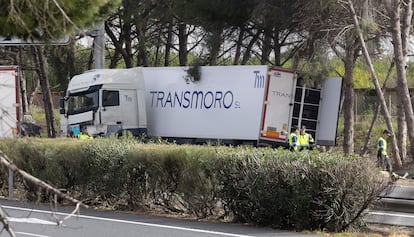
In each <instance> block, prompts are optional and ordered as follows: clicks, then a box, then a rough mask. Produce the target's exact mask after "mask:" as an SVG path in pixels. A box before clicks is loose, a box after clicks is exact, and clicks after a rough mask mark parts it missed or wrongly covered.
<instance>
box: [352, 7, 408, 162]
mask: <svg viewBox="0 0 414 237" xmlns="http://www.w3.org/2000/svg"><path fill="white" fill-rule="evenodd" d="M348 7H349V10H350V12H351V13H352V16H353V20H354V25H355V28H356V32H357V34H358V38H359V41H360V43H361V46H362V52H363V55H364V58H365V62H366V64H367V66H368V69H369V71H370V73H371V79H372V81H373V83H374V85H375V91H376V92H377V95H378V98H379V99H380V101H381V106H382V109H383V111H384V118H385V121H386V123H387V127H388V129H389V130H391V131H393V129H392V121H391V115H390V113H389V112H388V108H387V103H386V102H385V98H384V94H382V91H381V87H380V84H379V82H378V78H377V75H376V73H375V69H374V66H373V65H372V62H371V58H370V56H369V53H368V49H367V47H366V45H365V41H364V37H363V36H362V33H361V32H362V31H361V28H360V26H359V21H358V18H357V15H356V13H355V9H354V6H353V4H352V0H348ZM391 138H392V139H391V145H392V148H393V156H394V161H395V164H396V166H397V168H401V167H402V163H401V158H400V153H399V149H398V146H397V142H396V138H395V133H393V134H392V135H391Z"/></svg>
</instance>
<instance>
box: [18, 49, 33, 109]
mask: <svg viewBox="0 0 414 237" xmlns="http://www.w3.org/2000/svg"><path fill="white" fill-rule="evenodd" d="M23 64H24V63H23V60H22V50H21V47H19V56H18V62H17V65H23ZM18 78H19V81H20V83H19V85H20V88H19V89H20V95H21V99H22V101H21V102H20V104H21V112H22V114H23V115H26V114H30V108H29V100H28V98H27V90H26V80H25V78H24V73H23V71H22V69H21V68H19V77H18Z"/></svg>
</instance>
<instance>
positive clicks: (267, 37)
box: [260, 26, 272, 65]
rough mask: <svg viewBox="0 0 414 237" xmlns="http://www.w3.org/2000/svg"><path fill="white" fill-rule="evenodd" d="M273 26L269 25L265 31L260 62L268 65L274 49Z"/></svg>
mask: <svg viewBox="0 0 414 237" xmlns="http://www.w3.org/2000/svg"><path fill="white" fill-rule="evenodd" d="M271 45H272V27H270V26H268V27H266V28H265V30H264V32H263V43H262V56H261V58H260V63H261V64H262V65H266V64H268V63H269V55H270V52H271V51H272V47H271Z"/></svg>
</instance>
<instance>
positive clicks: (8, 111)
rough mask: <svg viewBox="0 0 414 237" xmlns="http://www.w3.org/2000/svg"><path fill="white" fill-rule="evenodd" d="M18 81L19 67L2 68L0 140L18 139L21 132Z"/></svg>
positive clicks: (0, 73)
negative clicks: (19, 129)
mask: <svg viewBox="0 0 414 237" xmlns="http://www.w3.org/2000/svg"><path fill="white" fill-rule="evenodd" d="M17 79H18V67H17V66H0V138H6V137H7V138H8V137H16V136H17V135H18V132H19V131H18V127H19V126H18V124H19V107H18V105H19V93H18V80H17Z"/></svg>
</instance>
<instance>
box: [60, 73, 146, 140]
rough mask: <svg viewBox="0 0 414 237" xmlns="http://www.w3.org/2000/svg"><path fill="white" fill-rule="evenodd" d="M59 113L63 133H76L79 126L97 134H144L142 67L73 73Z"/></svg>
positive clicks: (144, 115) (79, 128)
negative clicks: (128, 132)
mask: <svg viewBox="0 0 414 237" xmlns="http://www.w3.org/2000/svg"><path fill="white" fill-rule="evenodd" d="M60 113H61V132H62V133H63V134H71V133H77V132H79V131H80V130H81V127H86V128H87V130H88V132H89V134H93V135H99V136H110V135H112V134H120V133H122V132H123V131H130V132H132V134H134V135H137V136H138V135H139V134H142V133H146V126H147V125H146V124H147V121H146V111H145V97H144V79H143V75H142V69H141V68H132V69H99V70H91V71H87V72H85V73H83V74H80V75H77V76H74V77H73V78H72V79H71V81H70V83H69V85H68V90H67V93H66V96H65V97H64V98H62V99H61V111H60ZM103 121H104V122H103Z"/></svg>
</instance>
